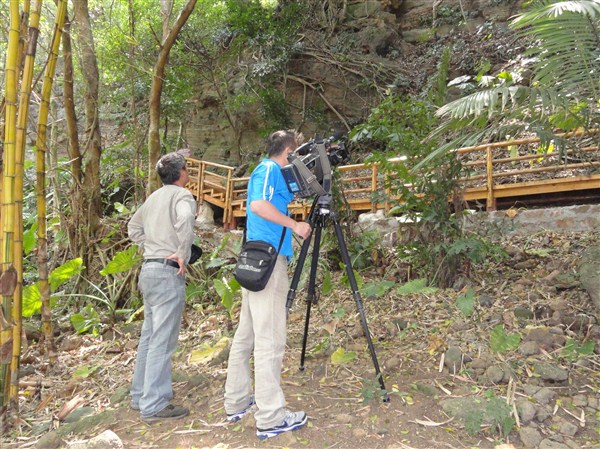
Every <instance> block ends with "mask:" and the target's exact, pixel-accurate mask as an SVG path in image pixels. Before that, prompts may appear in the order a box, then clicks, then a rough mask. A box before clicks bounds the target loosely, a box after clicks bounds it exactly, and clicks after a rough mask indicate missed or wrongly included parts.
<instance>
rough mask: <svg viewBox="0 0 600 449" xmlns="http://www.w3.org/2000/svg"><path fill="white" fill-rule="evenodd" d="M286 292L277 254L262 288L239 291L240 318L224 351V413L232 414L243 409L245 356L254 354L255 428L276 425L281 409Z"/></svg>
mask: <svg viewBox="0 0 600 449" xmlns="http://www.w3.org/2000/svg"><path fill="white" fill-rule="evenodd" d="M288 290H289V283H288V274H287V259H286V257H284V256H279V257H278V258H277V262H276V264H275V268H274V270H273V273H272V274H271V278H270V279H269V282H268V283H267V286H266V287H265V289H264V290H262V291H260V292H251V291H248V290H246V289H243V290H242V310H241V312H240V322H239V325H238V328H237V331H236V332H235V337H234V338H233V344H232V345H231V351H230V353H229V362H228V365H227V380H226V382H225V412H226V413H227V414H233V413H237V412H239V411H241V410H243V409H245V408H246V407H248V404H249V402H250V396H251V394H252V380H251V369H250V358H251V356H252V353H253V352H254V400H255V402H256V406H257V408H258V410H257V411H256V413H255V415H254V417H255V418H256V426H257V427H258V428H260V429H267V428H271V427H274V426H276V425H279V424H280V423H281V421H282V420H283V418H284V416H285V412H286V410H285V397H284V395H283V391H282V390H281V385H280V379H281V364H282V361H283V353H284V351H285V341H286V332H287V331H286V310H285V303H286V299H287V292H288Z"/></svg>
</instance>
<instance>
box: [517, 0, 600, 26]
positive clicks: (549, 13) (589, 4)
mask: <svg viewBox="0 0 600 449" xmlns="http://www.w3.org/2000/svg"><path fill="white" fill-rule="evenodd" d="M566 12H572V13H577V14H584V15H588V16H589V17H591V18H595V17H598V16H600V1H599V0H579V1H566V2H544V3H543V4H542V5H540V6H538V7H537V8H535V9H533V10H532V11H528V12H525V13H523V14H520V15H519V16H518V17H516V18H515V19H514V20H513V21H512V26H515V27H523V26H528V25H532V24H535V23H537V22H539V21H540V20H543V19H546V18H556V17H559V16H561V15H562V14H564V13H566Z"/></svg>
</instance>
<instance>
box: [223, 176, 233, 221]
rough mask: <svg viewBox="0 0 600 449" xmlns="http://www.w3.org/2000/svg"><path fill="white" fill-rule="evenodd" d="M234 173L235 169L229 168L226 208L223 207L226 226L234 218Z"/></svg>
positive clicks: (226, 184) (226, 182) (226, 186)
mask: <svg viewBox="0 0 600 449" xmlns="http://www.w3.org/2000/svg"><path fill="white" fill-rule="evenodd" d="M232 173H233V169H228V170H227V180H226V181H225V208H224V209H223V224H224V225H225V226H228V225H229V221H230V220H231V219H232V218H233V210H232V209H231V194H232V191H233V182H232V181H231V175H232Z"/></svg>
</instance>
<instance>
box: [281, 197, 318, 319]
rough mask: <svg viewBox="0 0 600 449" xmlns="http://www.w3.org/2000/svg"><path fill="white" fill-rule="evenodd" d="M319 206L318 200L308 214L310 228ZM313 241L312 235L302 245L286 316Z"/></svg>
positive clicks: (289, 293)
mask: <svg viewBox="0 0 600 449" xmlns="http://www.w3.org/2000/svg"><path fill="white" fill-rule="evenodd" d="M316 204H317V200H316V199H315V201H314V202H313V205H312V206H311V208H310V212H309V213H308V220H307V221H308V224H310V227H311V228H313V227H314V222H315V207H316ZM311 239H312V234H311V236H310V237H308V238H307V239H305V240H304V242H303V243H302V248H301V249H300V254H299V255H298V261H297V263H296V270H295V271H294V275H293V276H292V283H291V284H290V290H289V291H288V295H287V301H286V303H285V308H286V310H287V312H286V315H289V314H290V309H291V308H292V304H293V303H294V298H295V297H296V289H297V288H298V283H299V282H300V275H301V274H302V269H303V268H304V261H305V260H306V254H308V248H309V247H310V241H311Z"/></svg>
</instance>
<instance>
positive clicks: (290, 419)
mask: <svg viewBox="0 0 600 449" xmlns="http://www.w3.org/2000/svg"><path fill="white" fill-rule="evenodd" d="M307 422H308V416H306V413H304V412H302V411H301V412H290V411H288V412H287V413H286V414H285V417H284V418H283V421H282V422H281V424H279V425H278V426H275V427H271V428H270V429H258V428H257V429H256V436H257V437H258V438H260V439H261V440H264V439H265V438H271V437H275V436H277V435H279V434H280V433H283V432H289V431H290V430H296V429H299V428H300V427H302V426H303V425H305V424H306V423H307Z"/></svg>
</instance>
